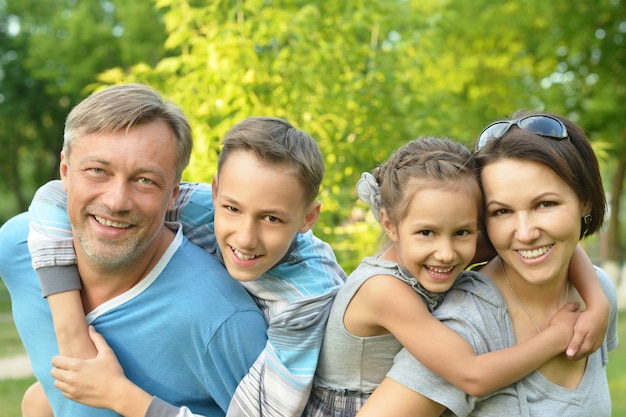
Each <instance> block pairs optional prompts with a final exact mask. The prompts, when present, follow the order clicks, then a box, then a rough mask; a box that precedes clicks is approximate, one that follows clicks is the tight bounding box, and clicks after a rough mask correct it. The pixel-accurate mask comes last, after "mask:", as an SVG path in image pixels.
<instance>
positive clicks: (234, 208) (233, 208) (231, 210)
mask: <svg viewBox="0 0 626 417" xmlns="http://www.w3.org/2000/svg"><path fill="white" fill-rule="evenodd" d="M224 208H225V209H226V211H230V212H232V213H238V212H239V209H238V208H237V207H234V206H224Z"/></svg>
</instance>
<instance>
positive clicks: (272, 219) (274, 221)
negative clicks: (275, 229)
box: [265, 216, 282, 223]
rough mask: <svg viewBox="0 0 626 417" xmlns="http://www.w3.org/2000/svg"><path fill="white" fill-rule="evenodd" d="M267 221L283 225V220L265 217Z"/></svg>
mask: <svg viewBox="0 0 626 417" xmlns="http://www.w3.org/2000/svg"><path fill="white" fill-rule="evenodd" d="M265 220H267V221H268V222H270V223H282V220H281V219H279V218H278V217H275V216H265Z"/></svg>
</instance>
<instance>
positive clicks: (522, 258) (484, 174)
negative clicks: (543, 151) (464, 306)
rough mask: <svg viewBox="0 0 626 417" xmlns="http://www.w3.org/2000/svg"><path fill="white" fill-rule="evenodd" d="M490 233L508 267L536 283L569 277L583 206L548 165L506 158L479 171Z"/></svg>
mask: <svg viewBox="0 0 626 417" xmlns="http://www.w3.org/2000/svg"><path fill="white" fill-rule="evenodd" d="M481 179H482V183H483V192H484V197H485V222H486V226H487V234H488V235H489V239H490V240H491V242H492V244H493V246H494V248H495V249H496V251H497V252H498V254H499V255H500V257H501V258H502V260H503V261H504V262H505V263H506V264H507V268H508V270H509V271H511V272H509V275H512V273H517V274H518V275H520V276H521V277H523V278H524V279H525V280H527V281H528V282H530V283H534V284H539V285H541V284H549V283H550V282H554V280H555V279H562V278H564V277H565V276H567V269H568V266H569V262H570V258H571V256H572V254H573V253H574V249H575V248H576V245H577V244H578V241H579V237H580V227H581V218H582V216H583V215H584V212H585V211H584V207H583V205H582V204H581V202H580V200H579V199H578V197H577V196H576V194H575V193H574V191H573V190H572V189H571V188H570V187H569V186H568V185H567V184H566V183H565V182H564V181H563V180H562V179H561V178H560V177H559V176H558V175H557V174H556V173H555V172H554V171H553V170H552V169H551V168H549V167H547V166H546V165H543V164H540V163H537V162H531V161H520V160H513V159H502V160H499V161H497V162H494V163H490V164H489V165H486V166H485V167H484V168H483V169H482V171H481Z"/></svg>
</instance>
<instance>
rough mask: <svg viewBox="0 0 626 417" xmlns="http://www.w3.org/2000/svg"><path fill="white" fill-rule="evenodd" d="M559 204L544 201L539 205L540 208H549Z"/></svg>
mask: <svg viewBox="0 0 626 417" xmlns="http://www.w3.org/2000/svg"><path fill="white" fill-rule="evenodd" d="M556 205H557V203H555V202H554V201H542V202H541V203H539V204H537V207H538V208H548V207H553V206H556Z"/></svg>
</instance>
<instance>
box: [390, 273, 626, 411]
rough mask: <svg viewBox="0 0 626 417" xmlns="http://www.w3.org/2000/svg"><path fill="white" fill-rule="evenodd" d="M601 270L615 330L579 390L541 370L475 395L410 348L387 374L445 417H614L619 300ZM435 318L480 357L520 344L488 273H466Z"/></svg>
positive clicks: (594, 356) (593, 357) (589, 362)
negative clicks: (610, 372) (611, 367)
mask: <svg viewBox="0 0 626 417" xmlns="http://www.w3.org/2000/svg"><path fill="white" fill-rule="evenodd" d="M596 272H597V274H598V277H599V280H600V283H601V285H602V288H603V289H604V292H605V293H606V295H607V297H608V299H609V302H610V305H611V313H610V318H609V327H608V332H607V335H606V339H605V341H604V344H603V345H602V347H601V348H600V349H598V350H597V351H596V352H594V353H593V354H591V355H589V357H588V359H587V367H586V369H585V373H584V375H583V378H582V380H581V381H580V384H579V386H578V388H577V389H575V390H571V389H567V388H564V387H562V386H559V385H557V384H554V383H552V382H551V381H550V380H548V379H547V378H545V377H544V376H543V375H542V374H541V373H539V372H537V371H535V372H533V373H531V374H530V375H528V376H527V377H526V378H524V379H522V380H520V381H518V382H517V383H515V384H511V385H509V386H507V387H504V388H502V389H500V390H498V391H495V392H493V393H491V394H488V395H486V396H484V397H480V398H477V397H472V396H470V395H468V394H466V393H464V392H463V391H461V390H460V389H458V388H457V387H455V386H453V385H452V384H450V383H448V382H447V381H445V380H444V379H442V378H441V377H439V376H438V375H436V374H435V373H434V372H432V371H431V370H430V369H428V368H427V367H426V366H424V365H422V364H421V363H420V362H419V361H418V360H417V359H415V358H414V357H413V356H412V355H411V354H410V353H409V352H408V351H406V349H403V350H402V351H401V352H399V353H398V355H397V356H396V358H395V360H394V365H393V367H392V368H391V370H390V371H389V373H388V374H387V376H388V377H390V378H392V379H393V380H395V381H397V382H399V383H400V384H402V385H404V386H406V387H408V388H410V389H412V390H413V391H416V392H419V393H421V394H422V395H424V396H426V397H428V398H430V399H432V400H434V401H436V402H438V403H440V404H443V405H445V406H446V407H447V408H448V410H446V412H445V413H444V414H443V415H444V416H458V417H464V416H480V417H502V416H523V417H536V416H551V417H552V416H567V417H577V416H579V417H589V416H594V417H610V416H611V397H610V393H609V387H608V382H607V377H606V369H605V367H606V364H607V362H608V351H609V350H612V349H614V348H615V347H616V346H617V296H616V291H615V286H614V285H613V282H612V281H611V279H610V278H609V277H608V275H607V274H606V273H605V272H604V271H603V270H601V269H599V268H596ZM433 315H434V316H435V317H436V318H437V319H439V320H441V321H442V322H443V323H444V324H446V325H447V326H448V327H450V328H452V329H453V330H455V331H456V332H457V333H459V334H460V335H461V336H462V337H463V338H465V339H466V340H467V341H468V342H469V343H470V344H471V345H472V347H473V348H474V350H475V351H476V353H478V354H482V353H486V352H491V351H494V350H499V349H503V348H507V347H510V346H513V345H514V344H515V343H516V342H515V335H514V332H513V324H512V322H511V318H510V316H509V313H508V311H507V309H506V304H505V303H504V300H503V298H502V295H501V294H500V291H499V290H498V288H497V287H496V286H495V284H494V283H493V282H492V281H491V280H490V279H489V278H488V277H486V276H485V275H483V274H480V273H477V272H470V273H468V274H463V275H462V276H461V277H460V278H459V280H458V281H457V283H456V285H455V286H454V287H453V288H452V289H451V290H450V291H449V292H448V293H447V294H446V298H445V300H444V302H443V303H442V304H441V307H439V308H438V309H437V310H436V311H435V312H434V313H433Z"/></svg>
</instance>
